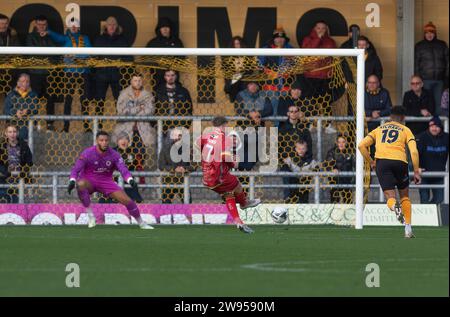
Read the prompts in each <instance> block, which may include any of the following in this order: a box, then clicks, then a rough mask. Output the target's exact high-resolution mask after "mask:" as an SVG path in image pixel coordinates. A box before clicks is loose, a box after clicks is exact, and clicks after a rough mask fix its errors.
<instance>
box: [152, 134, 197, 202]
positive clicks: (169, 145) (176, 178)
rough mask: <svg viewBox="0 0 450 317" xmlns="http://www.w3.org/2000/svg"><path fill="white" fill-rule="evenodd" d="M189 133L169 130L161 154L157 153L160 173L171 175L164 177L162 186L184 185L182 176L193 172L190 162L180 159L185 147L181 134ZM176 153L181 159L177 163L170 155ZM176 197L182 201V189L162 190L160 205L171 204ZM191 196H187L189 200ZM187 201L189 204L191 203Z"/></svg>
mask: <svg viewBox="0 0 450 317" xmlns="http://www.w3.org/2000/svg"><path fill="white" fill-rule="evenodd" d="M184 133H189V132H188V131H187V130H186V129H184V128H182V127H181V128H174V129H171V130H170V131H169V133H168V136H167V137H166V140H165V142H164V144H163V147H162V149H161V152H160V153H159V159H158V169H159V170H161V171H166V172H171V173H173V175H169V176H164V177H163V180H162V181H163V184H167V185H182V184H184V174H185V173H188V172H191V171H192V170H193V168H192V166H191V163H190V160H189V161H185V160H183V158H182V152H183V147H185V146H186V147H187V145H185V144H184V140H183V139H184V138H183V134H184ZM173 151H176V153H177V154H178V155H179V156H180V157H181V158H182V159H181V160H180V161H179V162H176V161H174V159H173V157H172V155H171V153H174V152H173ZM176 195H180V196H181V197H180V198H181V200H182V201H184V189H183V188H169V187H168V188H163V192H162V203H163V204H171V203H173V200H174V198H175V196H176ZM190 197H191V195H189V198H190ZM191 200H192V199H191V198H190V199H189V203H190V202H191Z"/></svg>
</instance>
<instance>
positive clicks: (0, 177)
mask: <svg viewBox="0 0 450 317" xmlns="http://www.w3.org/2000/svg"><path fill="white" fill-rule="evenodd" d="M18 145H19V149H20V163H19V164H20V167H21V171H20V175H19V176H20V177H22V178H26V180H28V181H29V178H28V177H27V176H28V175H27V174H28V173H29V172H30V169H31V167H32V166H33V155H32V153H31V150H30V147H29V146H28V143H27V142H26V141H24V140H22V139H19V143H18ZM7 146H8V143H7V140H6V139H4V138H2V139H0V183H3V184H4V183H5V181H6V178H8V177H9V176H10V173H9V172H8V167H9V161H8V147H7Z"/></svg>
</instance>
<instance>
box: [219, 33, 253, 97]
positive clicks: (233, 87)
mask: <svg viewBox="0 0 450 317" xmlns="http://www.w3.org/2000/svg"><path fill="white" fill-rule="evenodd" d="M246 47H247V45H246V44H245V42H244V39H243V38H242V37H240V36H234V37H233V38H232V39H231V44H230V48H246ZM251 60H252V57H250V56H222V61H223V62H222V66H223V68H224V73H225V74H228V73H230V72H231V70H232V72H233V75H232V78H231V79H229V78H225V87H224V91H225V93H226V94H227V95H228V96H229V98H230V101H231V102H234V101H235V99H236V96H237V94H238V93H239V92H240V91H242V90H244V89H245V88H246V87H247V83H246V82H244V81H242V80H241V79H242V77H243V76H244V72H245V65H246V64H248V62H250V61H251Z"/></svg>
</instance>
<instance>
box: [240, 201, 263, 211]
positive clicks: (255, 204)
mask: <svg viewBox="0 0 450 317" xmlns="http://www.w3.org/2000/svg"><path fill="white" fill-rule="evenodd" d="M260 203H261V199H249V200H247V204H245V205H244V206H241V209H247V208H252V207H256V206H258V205H259V204H260Z"/></svg>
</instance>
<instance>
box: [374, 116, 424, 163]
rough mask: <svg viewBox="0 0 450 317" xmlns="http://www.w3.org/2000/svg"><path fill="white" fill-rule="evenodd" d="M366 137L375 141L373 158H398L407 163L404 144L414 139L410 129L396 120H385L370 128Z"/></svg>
mask: <svg viewBox="0 0 450 317" xmlns="http://www.w3.org/2000/svg"><path fill="white" fill-rule="evenodd" d="M366 138H371V139H372V140H373V143H375V158H377V159H388V160H399V161H403V162H405V163H407V164H408V159H407V157H406V146H407V145H408V143H409V142H411V141H414V143H415V141H416V140H415V138H414V134H413V133H412V132H411V130H410V129H409V128H408V127H406V126H404V125H403V124H401V123H398V122H396V121H389V122H386V123H385V124H383V125H381V126H379V127H378V128H376V129H374V130H372V131H371V132H370V133H369V134H368V135H367V136H366ZM414 145H415V144H414Z"/></svg>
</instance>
